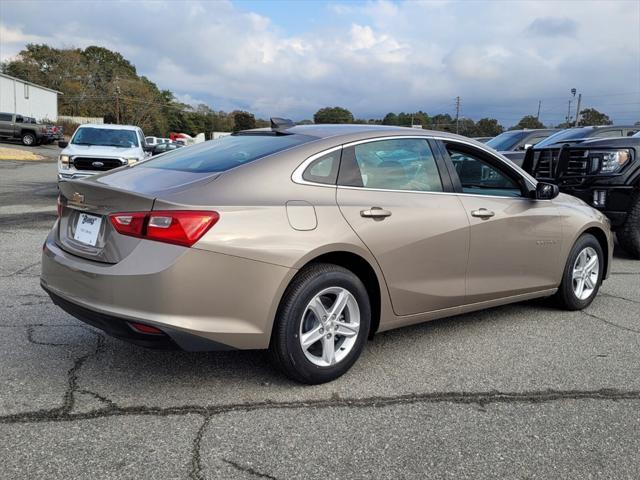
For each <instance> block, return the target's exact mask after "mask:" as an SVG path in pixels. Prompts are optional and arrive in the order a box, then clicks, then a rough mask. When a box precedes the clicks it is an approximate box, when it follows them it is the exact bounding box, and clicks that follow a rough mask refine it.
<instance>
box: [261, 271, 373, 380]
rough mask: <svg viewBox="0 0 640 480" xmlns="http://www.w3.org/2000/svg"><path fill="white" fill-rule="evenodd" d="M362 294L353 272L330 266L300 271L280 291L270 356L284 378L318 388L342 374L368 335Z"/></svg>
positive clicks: (364, 292) (366, 308)
mask: <svg viewBox="0 0 640 480" xmlns="http://www.w3.org/2000/svg"><path fill="white" fill-rule="evenodd" d="M370 324H371V307H370V304H369V296H368V295H367V290H366V288H365V286H364V285H363V284H362V282H361V281H360V279H359V278H358V277H357V276H356V275H355V274H353V272H351V271H349V270H347V269H345V268H342V267H339V266H337V265H332V264H316V265H312V266H310V267H307V268H305V269H304V270H302V271H301V272H300V273H298V275H297V276H296V277H295V278H294V280H293V281H292V283H291V285H290V286H289V288H288V289H287V291H286V292H285V295H284V298H283V302H282V305H281V306H280V308H279V310H278V316H277V318H276V323H275V325H274V327H273V334H272V337H271V346H270V353H271V357H272V358H273V359H274V361H275V363H276V365H277V366H278V367H279V368H280V369H281V370H282V371H283V373H284V374H285V375H287V376H288V377H289V378H291V379H293V380H296V381H298V382H302V383H308V384H318V383H325V382H329V381H331V380H335V379H336V378H338V377H339V376H341V375H342V374H344V373H345V372H346V371H347V370H349V368H351V366H352V365H353V364H354V363H355V361H356V360H357V359H358V357H359V356H360V353H361V352H362V349H363V348H364V344H365V342H366V339H367V337H368V335H369V327H370Z"/></svg>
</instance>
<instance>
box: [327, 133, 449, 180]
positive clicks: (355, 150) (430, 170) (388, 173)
mask: <svg viewBox="0 0 640 480" xmlns="http://www.w3.org/2000/svg"><path fill="white" fill-rule="evenodd" d="M342 165H344V168H342V167H341V170H340V180H339V183H340V185H346V186H353V187H364V188H374V189H382V190H407V191H416V192H442V190H443V189H442V180H441V179H440V173H439V172H438V167H437V165H436V160H435V158H434V156H433V153H432V151H431V148H430V147H429V143H428V142H427V140H426V139H424V140H423V139H419V138H403V139H393V140H378V141H374V142H367V143H361V144H359V145H355V146H354V147H350V148H347V149H345V151H344V153H343V158H342Z"/></svg>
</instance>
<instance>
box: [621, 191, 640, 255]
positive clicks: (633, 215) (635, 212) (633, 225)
mask: <svg viewBox="0 0 640 480" xmlns="http://www.w3.org/2000/svg"><path fill="white" fill-rule="evenodd" d="M616 237H618V242H619V243H620V246H621V247H622V248H623V249H624V250H625V251H626V252H627V253H628V254H629V255H631V256H632V257H633V258H635V259H636V260H640V192H638V193H636V194H635V195H634V198H633V201H632V204H631V210H629V213H628V214H627V219H626V220H625V222H624V225H623V226H622V228H621V229H620V230H618V231H617V232H616Z"/></svg>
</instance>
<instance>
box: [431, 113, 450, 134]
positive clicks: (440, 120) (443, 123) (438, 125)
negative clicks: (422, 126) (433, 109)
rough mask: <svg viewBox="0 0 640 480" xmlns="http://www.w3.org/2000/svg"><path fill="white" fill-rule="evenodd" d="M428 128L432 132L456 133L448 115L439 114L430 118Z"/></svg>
mask: <svg viewBox="0 0 640 480" xmlns="http://www.w3.org/2000/svg"><path fill="white" fill-rule="evenodd" d="M430 127H431V129H432V130H440V131H444V132H452V131H453V132H455V131H456V126H455V121H454V119H453V118H451V115H449V114H448V113H439V114H438V115H434V116H433V117H431V125H430Z"/></svg>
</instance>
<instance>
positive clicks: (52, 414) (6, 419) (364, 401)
mask: <svg viewBox="0 0 640 480" xmlns="http://www.w3.org/2000/svg"><path fill="white" fill-rule="evenodd" d="M91 355H93V354H88V355H83V356H82V357H81V359H83V361H84V360H86V359H87V358H88V357H90V356H91ZM79 367H80V365H78V364H76V365H74V367H72V369H71V370H70V380H69V386H70V388H69V390H68V391H67V393H65V396H64V404H63V406H62V407H58V408H53V409H40V410H34V411H29V412H22V413H14V414H8V415H1V416H0V423H3V424H14V423H41V422H73V421H78V420H91V419H95V418H106V417H117V416H128V415H132V416H145V415H150V416H159V417H168V416H174V415H188V414H197V415H202V416H205V417H212V416H216V415H221V414H225V413H233V412H252V411H260V410H277V409H303V408H315V409H322V408H340V407H343V408H379V407H388V406H396V405H410V404H417V403H453V404H461V405H472V404H475V405H480V406H485V405H489V404H507V403H508V404H535V403H548V402H554V401H564V400H612V401H620V400H640V390H619V389H615V388H602V389H598V390H539V391H524V392H500V391H496V390H493V391H487V392H432V393H410V394H403V395H393V396H388V397H379V396H373V397H363V398H332V399H326V400H298V401H291V402H274V401H269V400H266V401H261V402H247V403H236V404H226V405H212V406H203V405H180V406H174V407H150V406H145V405H139V406H130V407H121V406H119V405H117V404H116V403H115V402H113V401H109V402H110V405H111V406H109V407H105V408H102V409H97V410H90V411H88V412H78V413H73V412H71V409H72V407H73V403H72V398H73V393H75V392H76V391H78V390H77V388H76V382H77V379H76V377H75V375H76V373H77V369H78V368H79Z"/></svg>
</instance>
